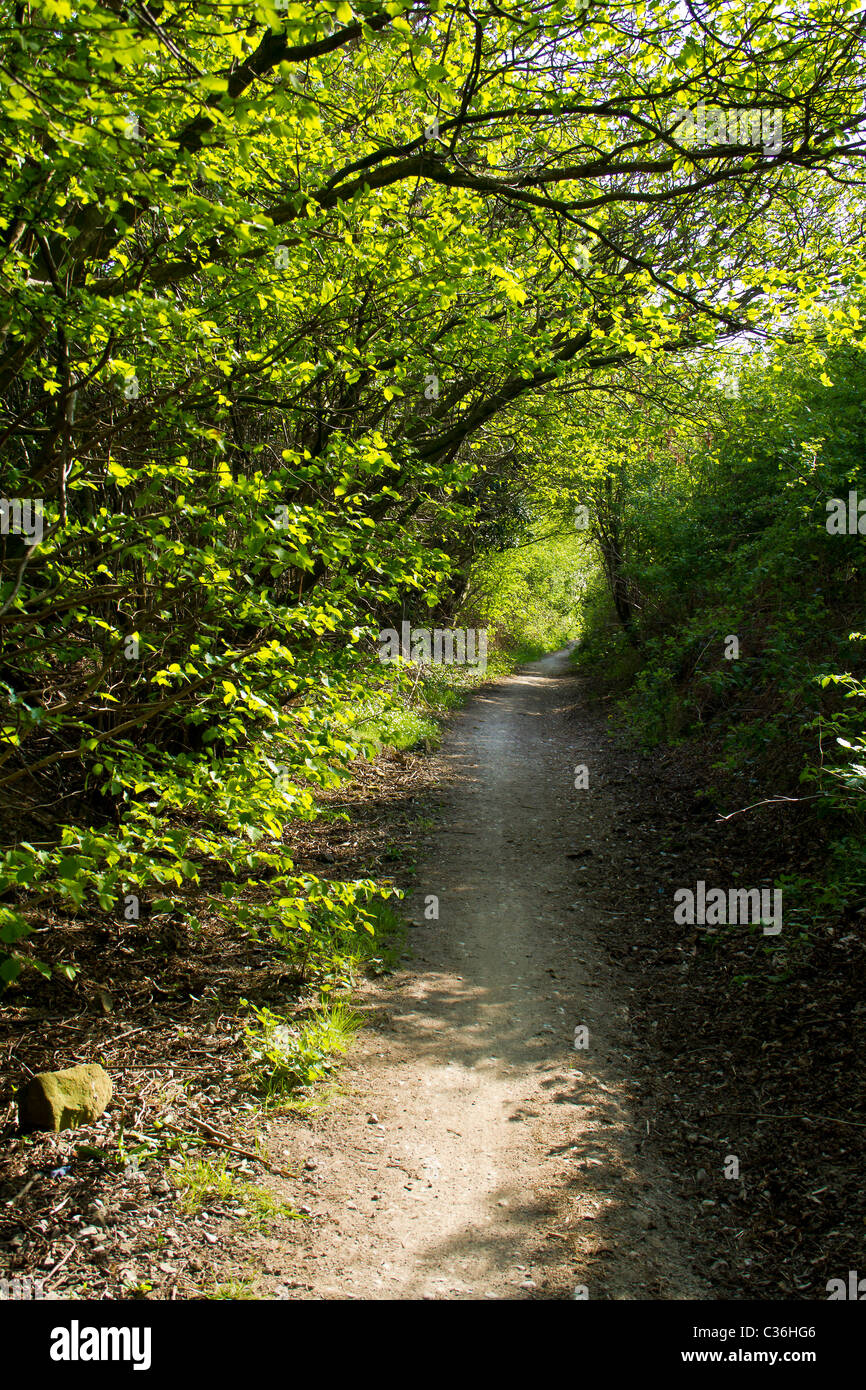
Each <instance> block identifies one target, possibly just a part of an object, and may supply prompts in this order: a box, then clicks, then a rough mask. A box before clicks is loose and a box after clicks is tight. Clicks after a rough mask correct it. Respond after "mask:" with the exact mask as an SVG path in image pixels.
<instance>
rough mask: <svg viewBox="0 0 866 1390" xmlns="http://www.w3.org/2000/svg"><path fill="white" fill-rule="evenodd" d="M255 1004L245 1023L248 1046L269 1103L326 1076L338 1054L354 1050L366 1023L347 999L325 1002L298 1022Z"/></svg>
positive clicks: (259, 1082)
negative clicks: (357, 1036)
mask: <svg viewBox="0 0 866 1390" xmlns="http://www.w3.org/2000/svg"><path fill="white" fill-rule="evenodd" d="M242 1002H245V1001H242ZM249 1007H250V1010H251V1013H252V1020H248V1021H247V1022H246V1023H245V1025H244V1031H245V1032H246V1037H247V1047H248V1049H249V1053H250V1058H251V1060H252V1064H253V1075H254V1077H255V1080H256V1083H257V1086H258V1089H259V1091H260V1093H261V1094H262V1096H263V1099H264V1101H265V1103H266V1104H268V1105H274V1104H279V1103H280V1102H281V1101H282V1100H283V1099H285V1098H286V1097H292V1096H294V1095H295V1093H296V1092H297V1091H299V1090H302V1089H303V1088H305V1087H308V1086H313V1085H315V1084H316V1082H319V1081H323V1080H326V1079H327V1078H328V1077H329V1075H330V1073H331V1072H332V1071H333V1070H334V1067H335V1065H336V1057H338V1056H340V1055H341V1054H342V1053H344V1052H347V1051H348V1049H349V1046H350V1044H351V1041H352V1039H353V1037H354V1036H355V1034H356V1033H357V1032H358V1030H359V1029H360V1028H361V1027H362V1025H363V1019H362V1017H361V1015H360V1014H359V1013H357V1012H356V1011H355V1010H354V1009H352V1008H350V1007H349V1005H348V1004H345V1003H343V1002H342V1001H341V1000H337V1001H335V1002H334V1003H333V1004H323V1005H320V1007H319V1008H317V1009H314V1010H313V1011H312V1012H311V1013H309V1014H308V1015H307V1017H306V1018H301V1019H297V1020H295V1021H294V1022H291V1021H290V1020H289V1018H288V1017H287V1016H286V1015H284V1014H278V1013H274V1012H272V1010H270V1009H268V1008H256V1007H255V1005H250V1006H249Z"/></svg>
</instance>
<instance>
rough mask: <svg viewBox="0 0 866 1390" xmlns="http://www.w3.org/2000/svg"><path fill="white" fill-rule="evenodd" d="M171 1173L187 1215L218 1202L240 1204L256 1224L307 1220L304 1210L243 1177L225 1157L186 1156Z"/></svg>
mask: <svg viewBox="0 0 866 1390" xmlns="http://www.w3.org/2000/svg"><path fill="white" fill-rule="evenodd" d="M171 1176H172V1178H173V1179H174V1182H175V1185H176V1187H177V1188H178V1190H179V1191H180V1193H181V1200H180V1208H181V1211H183V1212H185V1213H186V1214H187V1215H190V1214H192V1213H193V1212H197V1211H201V1210H202V1209H203V1208H205V1207H212V1206H213V1205H214V1203H217V1202H218V1203H222V1204H223V1205H225V1206H227V1207H228V1205H229V1203H232V1204H234V1205H235V1206H236V1207H239V1208H240V1213H242V1215H243V1219H244V1221H245V1222H246V1224H247V1225H249V1226H252V1227H262V1226H266V1225H267V1224H268V1223H269V1222H270V1221H273V1220H275V1219H276V1218H277V1217H279V1216H285V1217H288V1218H290V1219H291V1220H295V1221H303V1220H304V1219H305V1218H304V1216H303V1214H302V1213H301V1212H299V1211H295V1209H294V1207H290V1206H289V1205H288V1204H287V1203H286V1202H281V1201H280V1200H279V1198H277V1197H275V1196H274V1195H273V1193H271V1192H267V1191H265V1189H264V1188H262V1187H257V1186H256V1184H255V1183H252V1182H246V1181H245V1180H244V1179H243V1178H239V1177H238V1176H237V1174H236V1173H234V1172H233V1171H232V1170H231V1169H230V1168H229V1166H228V1163H227V1161H226V1160H225V1159H222V1160H221V1159H211V1158H191V1157H185V1158H184V1160H183V1162H182V1164H181V1165H180V1167H178V1168H175V1169H173V1170H172V1174H171ZM240 1213H238V1214H240ZM228 1214H232V1213H231V1212H229V1213H228Z"/></svg>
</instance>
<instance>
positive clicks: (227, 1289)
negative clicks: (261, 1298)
mask: <svg viewBox="0 0 866 1390" xmlns="http://www.w3.org/2000/svg"><path fill="white" fill-rule="evenodd" d="M253 1283H254V1281H253V1279H252V1277H250V1276H245V1277H242V1278H238V1279H227V1280H226V1282H225V1283H224V1284H215V1285H214V1287H213V1289H212V1290H211V1291H210V1293H207V1294H205V1297H206V1298H208V1299H217V1300H230V1301H231V1302H232V1303H236V1302H238V1301H240V1300H243V1299H251V1298H255V1297H256V1294H255V1290H254V1287H253Z"/></svg>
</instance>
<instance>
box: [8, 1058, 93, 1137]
mask: <svg viewBox="0 0 866 1390" xmlns="http://www.w3.org/2000/svg"><path fill="white" fill-rule="evenodd" d="M112 1092H113V1087H112V1084H111V1077H110V1076H109V1075H108V1072H107V1071H105V1070H104V1068H103V1067H100V1066H99V1064H98V1063H96V1062H88V1063H87V1064H86V1065H84V1066H80V1067H68V1068H67V1069H66V1070H65V1071H43V1072H40V1073H39V1075H38V1076H34V1077H33V1078H32V1079H31V1080H30V1081H28V1082H27V1084H26V1085H25V1086H22V1087H21V1089H20V1090H19V1092H18V1095H17V1097H16V1099H17V1102H18V1122H19V1124H20V1126H21V1129H22V1130H24V1131H25V1132H27V1131H29V1130H34V1129H47V1130H55V1131H56V1130H60V1129H77V1127H78V1126H79V1125H89V1124H92V1123H93V1121H94V1120H98V1119H99V1117H100V1115H101V1114H102V1113H103V1112H104V1111H105V1109H106V1107H107V1105H108V1103H109V1101H110V1100H111V1096H112Z"/></svg>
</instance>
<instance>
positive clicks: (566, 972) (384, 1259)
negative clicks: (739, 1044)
mask: <svg viewBox="0 0 866 1390" xmlns="http://www.w3.org/2000/svg"><path fill="white" fill-rule="evenodd" d="M576 698H577V697H576V686H575V681H574V678H573V676H572V675H571V668H570V664H569V661H568V655H567V652H562V653H556V654H554V655H553V656H549V657H547V658H545V659H544V660H543V661H541V662H539V663H537V664H536V665H535V666H532V667H528V668H526V670H525V672H524V673H521V674H520V675H517V676H513V677H511V678H510V679H508V680H506V681H503V682H502V683H501V684H499V685H497V686H493V687H488V688H487V689H485V690H484V691H483V692H482V693H480V694H479V695H477V696H476V697H474V698H473V700H472V701H471V702H470V704H469V705H468V706H467V707H466V709H465V710H464V711H463V712H462V713H461V714H460V715H459V717H458V718H457V719H456V720H455V722H454V724H453V725H452V728H451V731H450V733H449V736H448V739H447V741H446V744H445V747H444V749H443V757H444V761H445V762H446V763H447V764H448V766H449V768H450V772H451V781H450V786H449V788H448V791H447V806H446V811H445V815H444V817H443V820H442V823H441V826H440V828H439V829H437V830H436V831H435V832H434V833H432V835H431V838H430V840H429V843H428V844H427V845H426V846H425V854H424V858H423V861H422V863H421V864H420V866H419V873H418V888H417V893H416V895H415V898H414V900H413V901H412V902H411V903H410V909H411V916H412V917H413V918H414V922H415V923H416V924H417V925H416V926H415V927H414V928H413V931H412V937H411V940H410V947H411V959H410V960H409V961H408V963H407V964H406V966H405V968H401V969H400V970H399V971H398V972H397V974H396V975H394V976H391V977H390V978H389V979H387V980H385V981H383V982H381V983H378V984H371V985H369V986H368V987H366V989H365V991H364V992H363V994H362V996H361V1005H362V1007H364V1008H365V1009H366V1010H367V1012H368V1014H369V1019H370V1022H369V1026H368V1027H367V1028H366V1029H365V1030H364V1031H363V1032H362V1034H361V1036H360V1039H359V1041H358V1042H357V1044H356V1045H355V1047H354V1048H353V1051H352V1055H351V1058H350V1060H349V1062H348V1063H347V1064H346V1066H345V1068H344V1071H343V1077H342V1082H343V1085H342V1092H343V1093H342V1095H341V1096H340V1097H338V1098H337V1100H336V1101H335V1102H334V1104H333V1105H332V1106H331V1107H330V1108H329V1109H327V1110H325V1111H323V1112H322V1114H321V1115H320V1116H319V1117H317V1118H315V1119H313V1120H312V1121H295V1122H289V1124H288V1126H287V1128H286V1130H285V1132H284V1133H283V1135H282V1136H280V1137H279V1138H278V1139H277V1141H276V1146H277V1149H278V1150H279V1148H280V1147H282V1148H283V1150H284V1151H287V1152H288V1153H289V1155H290V1156H291V1158H293V1159H294V1160H295V1161H296V1162H297V1163H298V1165H299V1166H300V1165H303V1175H304V1180H305V1181H304V1186H305V1189H306V1192H307V1193H308V1197H307V1204H308V1206H309V1208H310V1213H311V1217H312V1219H311V1220H310V1221H309V1222H307V1223H305V1224H304V1225H303V1227H300V1226H298V1227H295V1228H294V1230H295V1231H296V1235H295V1236H294V1239H293V1242H292V1244H291V1245H290V1246H289V1247H285V1246H284V1247H282V1248H279V1247H278V1246H276V1245H273V1246H268V1245H267V1243H266V1242H264V1243H263V1244H264V1248H263V1249H262V1251H261V1257H262V1260H263V1263H264V1268H265V1275H264V1277H263V1279H262V1280H261V1283H260V1291H261V1293H262V1294H263V1295H264V1296H268V1295H270V1296H271V1297H273V1296H274V1295H275V1293H276V1295H277V1296H280V1292H281V1291H282V1290H286V1291H287V1294H288V1296H289V1297H292V1298H299V1297H300V1298H305V1297H306V1298H328V1297H356V1298H398V1299H416V1298H445V1299H463V1298H473V1299H476V1298H510V1299H515V1298H518V1299H519V1298H572V1297H574V1296H575V1294H574V1290H575V1288H576V1287H577V1286H581V1285H582V1286H585V1287H586V1289H587V1290H588V1296H589V1297H590V1298H593V1299H599V1298H600V1299H633V1298H651V1299H678V1298H711V1297H712V1296H713V1295H712V1292H711V1290H710V1289H709V1288H708V1286H707V1284H706V1283H705V1282H704V1281H703V1280H702V1279H701V1277H700V1276H699V1275H698V1274H697V1273H695V1271H694V1269H693V1267H692V1266H693V1252H692V1251H691V1250H690V1249H689V1246H688V1243H687V1242H688V1234H687V1233H688V1231H689V1229H690V1226H691V1224H692V1220H691V1215H692V1214H691V1213H690V1212H689V1210H688V1206H689V1203H688V1201H687V1200H684V1198H683V1197H682V1196H681V1195H677V1194H676V1193H675V1191H674V1186H673V1183H672V1181H671V1179H670V1177H669V1176H668V1175H667V1174H666V1173H665V1171H664V1170H663V1168H662V1167H661V1165H660V1164H659V1162H658V1161H657V1159H656V1158H655V1157H654V1155H653V1154H652V1153H651V1152H650V1145H648V1144H647V1134H646V1129H647V1122H645V1121H641V1122H640V1127H638V1122H637V1121H636V1120H635V1119H634V1118H633V1115H632V1113H631V1109H630V1103H629V1097H630V1094H631V1095H634V1094H635V1091H634V1089H632V1088H633V1087H634V1086H636V1085H638V1084H639V1083H638V1082H637V1081H636V1080H635V1079H634V1069H633V1068H631V1067H630V1056H629V1047H630V1042H631V1041H632V1037H631V1034H630V1030H629V1007H628V1006H629V990H628V988H627V987H626V986H625V985H624V984H622V983H621V982H618V981H617V979H616V978H614V975H613V970H612V967H611V964H610V960H609V956H608V954H607V952H606V951H603V950H602V948H601V947H600V945H599V944H598V943H597V941H596V940H595V938H594V925H595V924H596V923H598V921H599V912H598V910H597V909H595V908H594V907H593V906H592V905H591V903H590V902H589V901H588V899H587V894H586V892H585V891H582V889H581V863H582V861H583V860H585V859H587V858H589V857H591V856H592V853H593V846H594V845H595V844H597V842H598V839H599V836H600V835H602V834H605V837H606V834H607V833H609V832H610V826H611V823H612V820H613V818H614V817H615V816H616V814H617V810H618V807H617V804H616V801H615V798H616V797H617V796H619V795H622V794H624V793H617V792H616V791H615V790H614V789H613V788H606V787H605V786H604V779H603V777H599V775H598V769H597V767H596V768H594V766H593V755H594V746H589V742H590V740H589V737H588V727H589V726H587V725H585V724H583V723H582V720H581V715H580V709H579V708H576ZM579 764H586V765H587V767H588V773H589V787H588V788H585V789H576V788H575V785H574V782H575V768H576V766H577V765H579ZM615 838H616V837H615V836H612V839H613V840H614V842H615ZM609 848H610V841H608V843H607V845H606V852H607V851H608V849H609ZM614 853H615V851H614ZM611 872H612V873H617V872H621V873H623V874H625V873H627V872H628V871H627V868H626V866H625V864H624V863H623V864H622V865H621V866H620V869H619V870H618V869H617V865H616V862H615V858H614V859H613V860H612V862H611ZM429 895H435V896H436V897H437V898H438V908H439V917H438V920H425V916H424V905H425V901H427V900H428V898H429ZM576 1027H583V1028H586V1029H588V1035H589V1036H588V1047H587V1048H585V1049H581V1050H575V1047H574V1041H575V1028H576ZM294 1196H295V1199H296V1200H297V1188H296V1187H295V1188H294ZM283 1296H286V1294H285V1293H284V1294H283Z"/></svg>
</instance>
